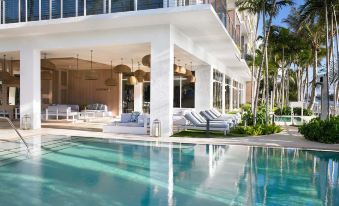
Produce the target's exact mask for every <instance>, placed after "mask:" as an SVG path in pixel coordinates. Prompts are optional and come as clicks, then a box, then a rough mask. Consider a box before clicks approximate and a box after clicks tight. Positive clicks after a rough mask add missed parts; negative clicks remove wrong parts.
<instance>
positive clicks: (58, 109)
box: [45, 104, 78, 121]
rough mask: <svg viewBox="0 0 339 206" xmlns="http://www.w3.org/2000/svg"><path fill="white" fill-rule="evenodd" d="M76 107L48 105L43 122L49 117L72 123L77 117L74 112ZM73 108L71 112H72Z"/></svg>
mask: <svg viewBox="0 0 339 206" xmlns="http://www.w3.org/2000/svg"><path fill="white" fill-rule="evenodd" d="M76 106H77V105H63V104H58V105H50V106H48V107H47V109H46V112H45V120H48V119H49V117H55V118H56V119H57V120H59V119H60V118H61V117H63V118H66V120H69V119H72V121H74V120H75V119H76V117H77V116H78V112H76V108H77V107H76ZM72 108H73V110H72Z"/></svg>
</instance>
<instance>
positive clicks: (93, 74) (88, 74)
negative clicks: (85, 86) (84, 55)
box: [85, 50, 98, 80]
mask: <svg viewBox="0 0 339 206" xmlns="http://www.w3.org/2000/svg"><path fill="white" fill-rule="evenodd" d="M97 79H98V74H97V73H96V72H95V70H93V50H91V69H90V70H89V71H87V72H86V74H85V80H97Z"/></svg>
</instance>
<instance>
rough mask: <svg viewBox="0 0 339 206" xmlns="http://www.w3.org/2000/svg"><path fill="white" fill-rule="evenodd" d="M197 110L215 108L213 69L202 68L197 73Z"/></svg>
mask: <svg viewBox="0 0 339 206" xmlns="http://www.w3.org/2000/svg"><path fill="white" fill-rule="evenodd" d="M195 77H196V81H195V95H194V96H195V109H196V110H197V111H201V110H207V109H211V108H213V69H212V67H211V66H200V67H199V68H198V69H197V70H196V71H195Z"/></svg>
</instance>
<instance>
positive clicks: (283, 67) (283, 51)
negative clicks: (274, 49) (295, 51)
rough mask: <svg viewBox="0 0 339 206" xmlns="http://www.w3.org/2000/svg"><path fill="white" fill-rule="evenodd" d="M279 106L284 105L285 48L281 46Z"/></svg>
mask: <svg viewBox="0 0 339 206" xmlns="http://www.w3.org/2000/svg"><path fill="white" fill-rule="evenodd" d="M281 85H282V86H281V108H283V107H284V106H285V48H284V47H283V48H282V67H281Z"/></svg>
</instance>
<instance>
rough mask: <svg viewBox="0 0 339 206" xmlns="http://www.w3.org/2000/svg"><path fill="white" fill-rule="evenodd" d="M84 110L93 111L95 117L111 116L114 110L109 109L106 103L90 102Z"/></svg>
mask: <svg viewBox="0 0 339 206" xmlns="http://www.w3.org/2000/svg"><path fill="white" fill-rule="evenodd" d="M82 112H92V113H94V114H95V117H111V116H113V115H112V112H109V111H108V107H107V105H105V104H89V105H87V106H86V108H85V110H83V111H82Z"/></svg>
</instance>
